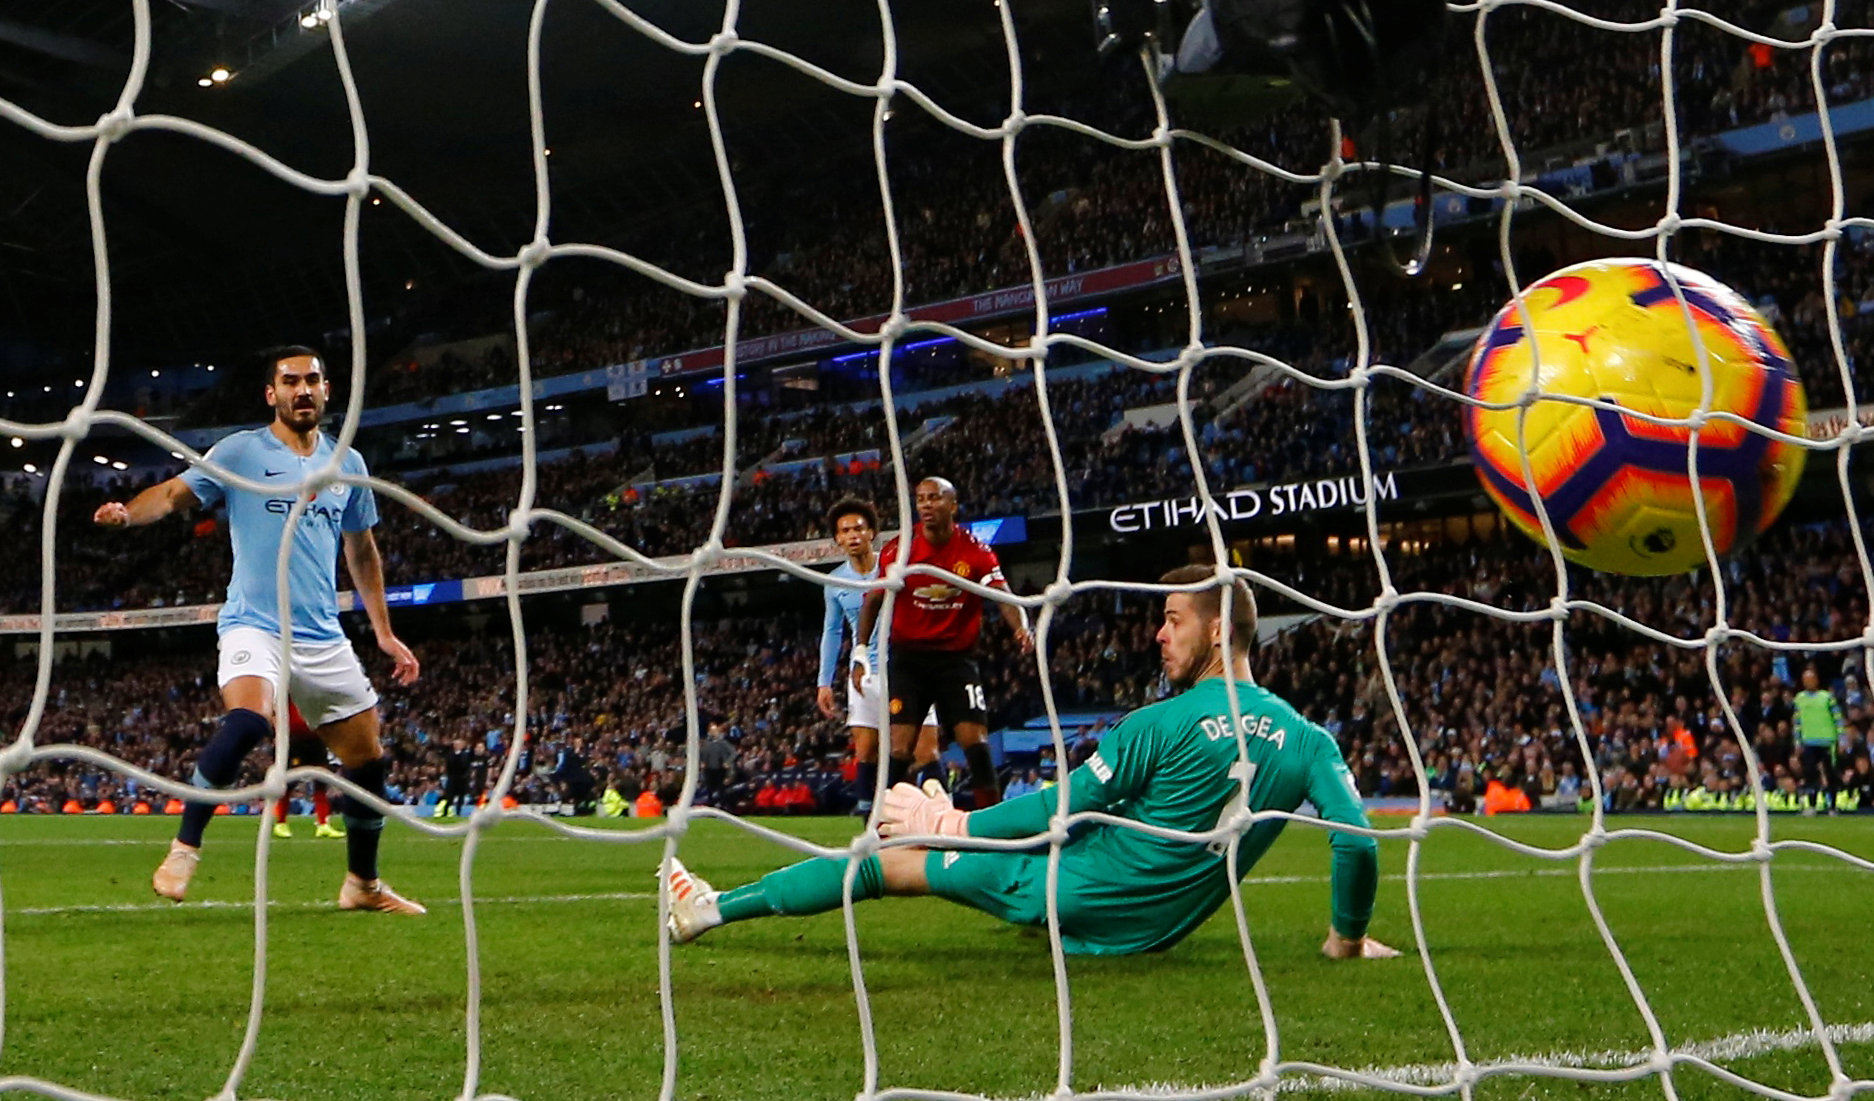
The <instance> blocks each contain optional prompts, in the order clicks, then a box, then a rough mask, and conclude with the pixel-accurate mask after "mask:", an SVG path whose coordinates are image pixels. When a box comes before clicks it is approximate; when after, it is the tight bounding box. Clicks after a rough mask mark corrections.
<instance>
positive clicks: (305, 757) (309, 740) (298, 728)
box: [273, 700, 345, 837]
mask: <svg viewBox="0 0 1874 1101" xmlns="http://www.w3.org/2000/svg"><path fill="white" fill-rule="evenodd" d="M286 738H287V741H286V766H287V767H288V768H303V767H305V766H307V765H328V764H329V761H330V759H331V753H330V752H329V751H328V750H327V749H326V748H325V743H324V742H322V741H320V740H319V735H317V734H315V733H313V730H312V727H310V726H308V725H306V717H305V716H304V715H301V714H300V713H299V705H298V704H296V703H294V702H292V701H291V700H288V701H287V703H286ZM306 786H307V788H309V789H310V790H311V791H312V819H313V821H314V822H315V823H317V827H316V828H315V829H314V830H313V831H312V835H313V836H314V837H343V836H345V831H344V829H342V828H341V827H338V826H334V825H332V799H331V797H330V796H329V795H327V794H326V790H325V785H324V784H323V783H320V782H319V781H317V780H313V781H311V782H310V783H308V784H307V785H306ZM292 790H293V786H292V785H291V784H288V785H287V791H288V792H291V791H292ZM290 805H291V798H290V797H289V796H287V795H282V796H280V800H279V802H278V804H276V806H275V807H274V813H273V836H275V837H292V836H293V827H292V826H289V825H287V822H286V817H287V810H288V808H289V806H290Z"/></svg>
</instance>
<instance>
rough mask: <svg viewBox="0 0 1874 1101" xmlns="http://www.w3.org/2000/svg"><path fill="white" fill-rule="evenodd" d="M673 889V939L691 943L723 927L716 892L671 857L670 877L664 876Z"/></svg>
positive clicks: (677, 942)
mask: <svg viewBox="0 0 1874 1101" xmlns="http://www.w3.org/2000/svg"><path fill="white" fill-rule="evenodd" d="M664 883H665V885H666V886H668V887H669V888H670V920H669V922H668V923H667V924H668V925H669V927H670V939H671V941H672V942H673V943H675V944H688V943H689V942H691V941H693V940H695V939H696V938H697V937H700V936H702V935H703V934H704V933H707V932H709V931H710V930H711V929H714V928H715V927H716V926H718V925H721V924H722V911H720V910H718V909H717V908H716V890H715V888H713V887H711V886H710V885H709V884H708V883H706V882H704V881H703V879H702V877H701V876H697V875H692V874H691V872H690V869H688V868H686V867H684V866H683V861H681V860H678V859H677V858H676V857H674V856H673V857H671V858H670V874H669V875H667V876H665V877H664Z"/></svg>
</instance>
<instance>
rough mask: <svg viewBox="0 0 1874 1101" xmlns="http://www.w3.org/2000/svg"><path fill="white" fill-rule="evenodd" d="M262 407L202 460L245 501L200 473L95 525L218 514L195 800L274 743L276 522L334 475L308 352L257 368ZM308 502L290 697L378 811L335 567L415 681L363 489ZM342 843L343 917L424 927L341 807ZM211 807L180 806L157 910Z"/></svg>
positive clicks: (349, 463)
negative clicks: (256, 419)
mask: <svg viewBox="0 0 1874 1101" xmlns="http://www.w3.org/2000/svg"><path fill="white" fill-rule="evenodd" d="M262 361H263V365H264V369H265V371H266V396H267V403H268V404H269V405H271V406H273V414H274V415H273V423H271V424H269V425H267V426H266V427H265V428H255V429H250V430H248V431H244V432H236V433H233V434H232V435H229V436H227V437H225V438H224V439H222V440H221V441H220V442H219V443H217V444H215V446H214V447H213V448H211V449H209V452H208V456H207V457H208V458H209V459H211V460H213V461H214V462H215V463H216V464H217V465H219V466H220V467H222V468H223V469H224V470H228V471H230V472H232V473H234V474H237V475H239V476H241V477H243V478H246V479H249V480H250V481H255V482H260V483H262V484H265V485H266V486H268V490H267V491H266V492H255V491H253V490H249V489H246V488H243V487H241V486H238V485H234V484H232V483H228V482H223V481H222V480H221V478H220V476H219V475H216V474H211V473H209V472H208V471H207V470H205V469H203V468H201V467H191V468H190V469H188V470H186V471H184V472H183V473H182V474H180V475H178V476H176V477H174V478H171V479H169V480H168V481H166V482H163V483H162V484H160V485H156V486H152V487H151V488H149V489H146V490H144V491H143V492H142V493H139V494H137V496H136V497H135V498H134V499H133V500H131V501H130V502H129V503H128V504H124V503H122V502H118V501H112V502H109V503H107V504H104V505H101V506H99V508H98V511H97V514H96V516H94V517H93V519H94V520H95V522H97V523H99V524H102V525H104V526H106V527H123V526H130V527H136V526H139V525H143V524H151V523H155V522H156V521H158V520H161V519H162V518H163V517H165V516H168V515H169V514H170V513H171V512H173V511H175V510H176V509H178V508H190V507H195V506H197V505H199V506H201V507H204V508H213V507H214V506H215V505H217V504H220V503H222V502H226V505H227V511H228V534H229V538H230V540H231V541H232V542H233V544H234V573H233V576H232V577H231V578H230V580H229V582H228V599H227V602H226V603H225V604H223V605H222V606H221V617H220V620H219V621H218V624H217V626H218V630H219V633H220V636H221V639H220V646H219V650H220V663H219V664H220V668H219V670H218V675H217V682H218V683H219V684H220V686H221V699H222V704H223V705H224V706H225V707H226V709H227V711H226V714H225V715H224V716H223V717H222V720H221V729H220V730H219V731H217V732H216V734H215V736H214V737H213V738H211V739H209V742H208V745H207V746H205V747H204V748H203V749H202V752H201V755H200V756H199V757H198V758H197V759H196V766H195V777H194V782H195V784H196V786H197V787H204V788H220V787H227V786H228V785H230V784H232V783H234V781H235V779H236V778H237V777H238V776H239V774H240V770H241V761H242V759H243V758H245V757H246V756H247V755H248V753H249V752H250V751H252V750H253V749H254V747H255V746H257V745H260V744H261V743H262V742H263V741H266V740H268V739H270V738H271V737H272V736H273V715H274V708H275V707H276V706H278V704H279V702H280V701H277V700H275V699H274V697H273V686H274V680H275V677H276V674H277V673H278V671H279V660H280V654H279V649H280V620H279V590H278V588H277V586H276V584H275V579H274V569H275V563H276V561H277V559H278V556H279V552H280V540H281V539H282V538H284V537H285V534H286V519H287V513H288V512H290V511H291V510H292V507H293V504H294V502H295V501H296V500H297V499H298V496H299V490H300V483H301V482H303V481H304V480H305V479H306V478H307V477H309V476H310V475H312V474H313V473H315V472H316V471H318V470H320V469H321V468H323V467H324V466H325V465H326V464H327V463H328V462H330V461H331V458H332V453H333V451H334V450H335V449H336V447H337V445H336V444H335V443H334V442H333V441H332V439H331V437H329V436H327V435H325V433H323V432H321V431H319V421H320V419H321V418H322V417H323V416H324V415H325V403H326V401H327V400H328V399H329V398H330V397H331V386H330V383H329V381H328V380H327V378H326V374H325V366H324V364H323V363H321V362H320V359H319V356H318V354H317V353H316V352H314V351H313V350H312V349H310V348H303V347H299V346H296V345H295V346H289V347H284V348H275V349H272V350H270V351H268V352H265V353H263V354H262ZM340 469H341V470H343V471H344V472H345V473H346V474H348V475H357V476H360V477H362V476H363V475H364V474H365V465H364V459H363V458H362V457H360V456H359V454H358V453H357V452H356V451H347V452H346V453H345V457H344V459H343V460H341V463H340ZM314 489H315V492H314V494H313V497H312V500H311V502H310V503H309V504H308V505H307V507H306V510H305V513H304V514H303V515H302V516H301V517H300V520H299V524H298V525H297V527H296V528H295V529H294V531H293V545H292V550H291V552H290V553H289V554H288V556H287V586H288V595H289V601H290V602H289V611H290V616H291V623H290V627H291V636H292V648H291V656H290V658H289V659H288V670H287V678H286V691H287V695H288V696H289V697H290V698H291V700H292V702H293V703H295V704H297V705H298V706H299V710H300V712H301V713H303V714H304V715H305V717H306V722H307V723H308V724H309V725H310V726H311V727H312V728H313V729H314V730H315V731H316V732H317V733H318V735H319V737H320V739H321V740H322V741H324V742H325V744H326V745H327V746H328V747H329V748H330V749H331V751H332V753H333V755H335V756H336V757H337V758H338V759H339V762H340V764H341V765H343V767H344V772H343V774H344V776H345V777H346V778H347V779H349V780H350V781H351V782H353V783H354V784H357V785H358V786H359V787H361V788H363V789H364V790H365V791H368V792H370V793H371V794H373V795H376V796H378V797H379V798H383V797H384V780H385V775H386V773H387V771H388V769H389V761H388V760H387V759H386V758H385V756H384V749H383V746H382V744H381V743H380V742H379V740H378V726H379V724H378V714H377V692H376V690H375V689H373V688H372V687H371V682H370V680H369V679H367V678H366V677H365V674H364V667H363V666H362V665H361V664H359V661H358V655H357V654H356V653H355V652H354V651H353V650H352V648H351V643H350V641H348V640H347V639H346V638H345V633H344V632H343V631H342V630H340V628H339V624H338V555H339V551H340V549H341V547H342V548H343V551H344V554H345V565H346V568H347V569H348V570H349V571H350V572H351V578H352V582H353V584H354V585H355V586H356V587H357V592H358V599H359V602H360V603H361V604H362V605H363V606H364V610H365V614H366V615H367V616H368V617H369V618H370V620H371V627H372V629H373V631H374V632H375V633H376V635H377V644H378V648H379V649H381V650H383V651H384V653H385V654H387V655H389V656H390V658H391V660H392V661H393V662H394V663H395V664H394V667H393V669H392V672H391V676H392V678H393V679H395V680H396V681H397V683H399V684H404V685H408V684H412V683H414V682H415V681H416V679H417V676H418V673H419V672H420V669H419V667H418V665H417V660H416V655H415V654H412V653H411V652H410V648H409V647H408V646H405V645H404V644H403V642H402V641H401V640H400V639H398V637H397V636H396V634H395V633H393V632H392V631H391V629H390V609H389V606H388V605H387V604H386V603H385V601H384V562H383V559H382V558H381V557H380V556H379V554H378V550H377V542H376V540H375V539H373V538H372V536H371V528H372V527H374V526H375V525H376V524H377V501H376V498H375V496H374V495H373V494H372V492H371V489H370V487H369V486H363V485H346V484H342V483H337V482H332V483H327V484H324V485H319V486H315V487H314ZM345 804H346V805H345V825H346V826H347V833H346V838H345V844H346V850H347V852H346V866H347V871H346V875H345V882H344V884H343V885H342V886H341V887H340V888H339V894H338V906H339V909H341V910H377V911H383V912H386V913H397V914H421V913H424V912H425V911H424V909H423V907H422V906H421V905H419V904H418V903H415V902H412V901H410V900H409V899H406V898H403V897H402V896H400V895H398V894H397V893H396V892H395V891H393V890H391V889H390V887H388V886H387V885H385V883H384V882H383V881H382V880H380V879H379V878H378V875H377V850H378V841H379V839H380V837H381V836H382V834H383V827H384V818H383V815H381V814H379V813H378V812H377V811H375V810H373V809H371V808H370V807H368V806H365V805H363V804H362V803H355V802H353V801H352V800H350V799H347V800H346V801H345ZM214 811H215V804H213V803H198V802H190V803H189V804H188V806H187V809H185V810H184V811H183V813H182V827H181V828H180V829H179V830H178V831H177V832H176V839H175V841H173V842H172V843H171V844H170V847H169V855H168V856H167V857H165V858H164V860H163V863H162V865H161V866H160V867H158V868H157V869H156V874H155V875H154V876H153V877H152V879H151V885H152V886H153V887H154V888H155V890H156V893H157V894H159V895H161V896H163V897H164V898H168V899H173V900H175V901H177V902H180V901H182V899H183V897H184V896H185V895H186V894H187V893H188V889H189V880H190V879H191V878H192V877H193V876H194V875H195V868H196V865H197V863H198V862H199V861H200V859H201V848H202V831H203V829H204V827H206V826H207V825H208V822H209V820H210V819H211V818H212V817H213V815H214Z"/></svg>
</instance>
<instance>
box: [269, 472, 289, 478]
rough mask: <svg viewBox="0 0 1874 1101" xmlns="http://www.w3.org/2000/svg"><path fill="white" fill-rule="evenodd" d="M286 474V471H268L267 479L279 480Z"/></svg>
mask: <svg viewBox="0 0 1874 1101" xmlns="http://www.w3.org/2000/svg"><path fill="white" fill-rule="evenodd" d="M284 473H286V471H284V470H269V471H267V477H269V478H278V477H279V476H280V475H282V474H284Z"/></svg>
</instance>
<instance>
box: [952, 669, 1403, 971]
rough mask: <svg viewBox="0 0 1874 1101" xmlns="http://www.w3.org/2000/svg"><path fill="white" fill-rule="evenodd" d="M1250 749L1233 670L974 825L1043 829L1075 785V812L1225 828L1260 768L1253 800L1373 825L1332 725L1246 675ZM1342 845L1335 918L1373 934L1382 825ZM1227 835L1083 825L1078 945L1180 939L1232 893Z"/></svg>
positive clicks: (1073, 843)
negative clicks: (1173, 836)
mask: <svg viewBox="0 0 1874 1101" xmlns="http://www.w3.org/2000/svg"><path fill="white" fill-rule="evenodd" d="M1236 691H1237V701H1238V704H1239V707H1240V713H1241V715H1242V720H1241V721H1242V733H1243V741H1244V742H1245V743H1247V746H1248V750H1249V754H1248V761H1247V762H1244V761H1243V760H1242V759H1241V756H1240V754H1239V753H1238V747H1237V737H1236V727H1235V724H1234V723H1233V722H1232V720H1231V718H1230V702H1229V697H1228V691H1227V686H1226V684H1225V682H1224V680H1223V679H1222V678H1219V677H1213V678H1210V679H1207V680H1204V681H1200V682H1199V683H1198V684H1196V685H1195V686H1193V687H1192V688H1190V689H1188V690H1187V691H1185V692H1184V693H1183V694H1181V695H1178V696H1174V697H1172V698H1171V699H1168V700H1164V701H1161V702H1159V703H1156V704H1153V705H1151V706H1149V707H1143V708H1140V709H1139V710H1137V711H1134V712H1133V713H1131V714H1130V715H1128V716H1126V717H1125V719H1123V720H1122V721H1121V722H1120V723H1119V725H1117V726H1115V727H1114V728H1113V729H1112V730H1111V731H1110V732H1109V733H1107V734H1106V736H1105V737H1104V738H1103V739H1102V740H1101V742H1100V748H1099V751H1098V752H1097V753H1095V754H1094V755H1093V756H1092V757H1090V758H1089V759H1088V760H1087V762H1086V763H1085V764H1083V765H1081V766H1080V767H1079V768H1077V769H1075V770H1074V771H1073V773H1072V774H1071V775H1070V776H1069V777H1068V778H1067V781H1066V783H1064V784H1062V785H1061V786H1059V787H1053V788H1048V789H1046V790H1044V791H1039V792H1035V793H1034V794H1032V795H1024V796H1021V797H1019V798H1016V799H1011V800H1009V801H1007V802H1005V803H1002V804H1000V805H997V806H994V807H989V808H987V809H984V810H980V811H977V812H975V813H973V814H971V815H970V816H969V819H968V823H969V833H970V835H971V836H972V837H1001V838H1013V837H1025V836H1030V835H1033V834H1037V833H1043V832H1045V831H1046V830H1047V828H1048V818H1049V816H1050V815H1052V814H1053V813H1054V809H1055V807H1056V805H1057V804H1058V802H1059V795H1060V792H1061V790H1062V789H1063V788H1065V789H1066V790H1067V791H1068V792H1069V796H1068V810H1069V812H1071V813H1079V812H1082V811H1106V812H1108V813H1110V814H1114V815H1117V816H1119V817H1122V818H1129V819H1132V820H1133V821H1136V822H1142V823H1145V824H1148V825H1152V826H1161V827H1165V828H1168V829H1175V830H1183V831H1188V832H1193V833H1197V832H1203V831H1206V830H1210V829H1214V828H1215V827H1216V826H1217V825H1218V823H1219V821H1220V820H1223V819H1225V818H1227V817H1228V816H1229V815H1230V814H1232V813H1233V812H1234V811H1236V810H1237V809H1239V808H1240V807H1241V806H1242V798H1243V789H1242V782H1241V778H1242V776H1243V773H1244V770H1245V769H1247V770H1248V772H1249V779H1250V784H1249V806H1250V808H1251V809H1253V810H1259V811H1260V810H1278V811H1292V810H1295V809H1296V808H1297V807H1299V806H1301V805H1302V803H1303V802H1308V803H1312V804H1313V805H1314V807H1315V808H1316V809H1317V810H1318V811H1319V812H1320V814H1321V817H1322V818H1324V819H1326V820H1327V821H1329V822H1336V823H1341V824H1344V825H1350V826H1365V825H1366V824H1367V818H1366V812H1365V810H1364V809H1362V807H1361V803H1360V795H1359V792H1358V791H1357V790H1356V789H1355V787H1354V782H1353V776H1352V774H1351V773H1349V772H1348V771H1347V765H1346V762H1345V761H1343V760H1342V759H1341V755H1340V750H1339V749H1338V747H1336V746H1335V744H1334V739H1333V737H1332V736H1330V735H1329V734H1328V733H1327V731H1325V730H1323V729H1321V728H1320V727H1319V726H1316V725H1315V724H1314V723H1311V722H1309V721H1308V720H1306V719H1304V718H1302V717H1301V715H1300V714H1299V713H1297V712H1296V711H1295V709H1294V708H1293V707H1291V706H1289V704H1288V703H1287V702H1286V701H1285V700H1283V699H1281V698H1280V697H1278V696H1276V695H1274V694H1273V693H1271V692H1268V691H1265V690H1264V689H1261V688H1258V687H1257V686H1255V685H1253V684H1249V683H1247V682H1243V681H1238V682H1237V683H1236ZM1285 824H1286V823H1285V822H1283V821H1281V820H1277V821H1268V822H1260V823H1258V824H1257V825H1255V826H1254V827H1253V828H1251V829H1250V830H1249V831H1248V832H1247V833H1246V834H1245V835H1244V836H1243V840H1242V846H1241V848H1240V850H1239V856H1238V865H1237V868H1238V872H1239V873H1241V874H1246V873H1247V872H1248V871H1249V869H1250V868H1252V867H1254V866H1255V864H1256V862H1257V861H1258V860H1260V859H1261V858H1262V854H1263V853H1264V852H1266V851H1268V848H1269V846H1270V844H1272V843H1273V842H1274V841H1275V839H1276V837H1278V836H1279V835H1280V834H1281V832H1282V828H1283V826H1284V825H1285ZM1329 838H1330V843H1331V845H1332V847H1333V853H1334V859H1333V890H1332V895H1333V904H1332V910H1333V923H1334V928H1335V929H1337V930H1339V931H1340V932H1341V933H1342V934H1344V935H1346V936H1350V937H1357V936H1362V935H1364V934H1365V932H1366V927H1367V922H1368V920H1369V919H1370V918H1371V916H1372V913H1373V895H1374V891H1375V889H1376V887H1377V884H1378V879H1379V870H1378V869H1379V858H1378V845H1377V844H1376V843H1375V842H1374V841H1373V839H1372V838H1370V837H1365V836H1361V835H1359V834H1351V833H1345V832H1342V831H1339V830H1334V831H1329ZM1224 853H1225V847H1224V845H1223V844H1222V843H1217V844H1213V845H1208V846H1207V845H1202V844H1196V843H1193V842H1189V841H1178V840H1170V839H1166V838H1160V837H1154V836H1151V835H1149V834H1146V833H1143V832H1141V831H1139V830H1136V829H1132V828H1129V827H1125V826H1118V825H1111V824H1107V823H1088V824H1082V825H1081V826H1080V827H1078V828H1077V829H1076V830H1075V832H1074V834H1073V836H1072V838H1071V839H1070V840H1069V841H1068V843H1067V844H1066V845H1064V846H1063V847H1062V850H1061V870H1060V891H1059V905H1060V907H1061V913H1062V923H1063V928H1064V929H1066V928H1072V929H1074V930H1076V935H1075V937H1072V938H1069V939H1072V940H1075V941H1076V942H1077V943H1073V944H1070V945H1068V947H1069V949H1070V950H1075V951H1082V952H1094V953H1113V952H1137V951H1146V950H1150V949H1155V948H1164V947H1168V946H1170V945H1172V944H1174V943H1176V942H1177V941H1178V940H1180V939H1181V938H1183V937H1184V936H1185V935H1186V934H1188V933H1189V932H1190V931H1191V930H1192V929H1195V928H1196V927H1197V926H1199V925H1201V924H1202V923H1203V921H1204V919H1206V918H1208V917H1209V916H1210V915H1211V914H1212V913H1214V912H1215V911H1216V909H1217V907H1218V906H1220V905H1222V904H1223V903H1224V902H1225V901H1227V900H1228V899H1229V896H1230V884H1229V879H1228V874H1227V867H1226V864H1225V856H1224Z"/></svg>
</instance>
